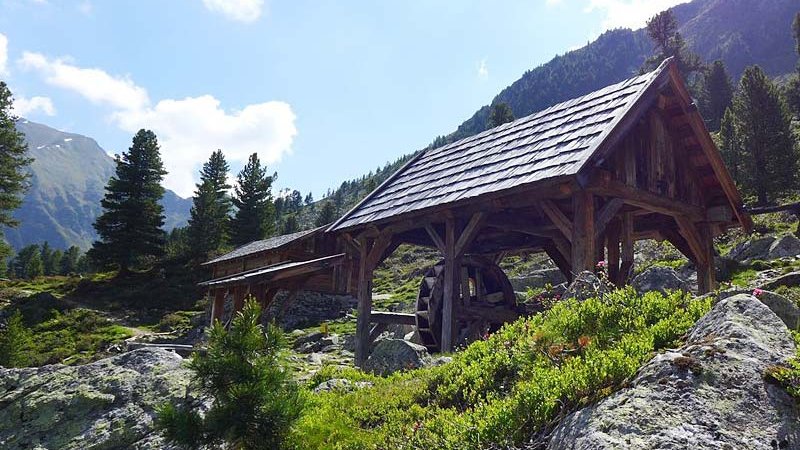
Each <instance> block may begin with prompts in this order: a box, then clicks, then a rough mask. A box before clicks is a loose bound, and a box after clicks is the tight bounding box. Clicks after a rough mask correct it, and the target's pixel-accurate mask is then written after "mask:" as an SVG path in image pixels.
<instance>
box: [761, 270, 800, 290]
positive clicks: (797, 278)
mask: <svg viewBox="0 0 800 450" xmlns="http://www.w3.org/2000/svg"><path fill="white" fill-rule="evenodd" d="M781 286H789V287H791V286H800V272H790V273H787V274H785V275H781V276H779V277H777V278H774V279H772V280H770V281H768V282H767V283H765V284H764V285H763V286H762V287H761V288H762V289H768V290H771V291H772V290H775V289H777V288H779V287H781Z"/></svg>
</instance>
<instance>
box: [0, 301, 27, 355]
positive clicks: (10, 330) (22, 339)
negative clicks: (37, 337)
mask: <svg viewBox="0 0 800 450" xmlns="http://www.w3.org/2000/svg"><path fill="white" fill-rule="evenodd" d="M31 344H32V339H31V331H30V330H29V329H28V328H27V327H25V324H23V323H22V313H21V312H20V311H19V310H16V311H14V314H12V315H11V317H9V318H8V322H6V326H5V328H4V329H2V330H0V366H3V367H22V366H25V365H27V364H28V363H29V362H30V358H29V357H28V352H29V351H30V348H31Z"/></svg>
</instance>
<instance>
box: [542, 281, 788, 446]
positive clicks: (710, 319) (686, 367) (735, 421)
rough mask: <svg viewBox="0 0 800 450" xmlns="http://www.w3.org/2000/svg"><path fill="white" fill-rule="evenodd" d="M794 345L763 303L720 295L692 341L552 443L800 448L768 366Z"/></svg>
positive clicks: (578, 417) (574, 419)
mask: <svg viewBox="0 0 800 450" xmlns="http://www.w3.org/2000/svg"><path fill="white" fill-rule="evenodd" d="M794 351H795V345H794V342H793V340H792V337H791V335H790V333H789V331H788V329H787V328H786V327H785V326H783V323H782V322H781V321H780V319H779V318H778V317H777V316H776V315H775V314H774V313H772V312H771V311H770V309H769V308H768V307H767V306H766V305H765V304H764V303H762V302H760V301H758V300H757V299H756V298H754V297H753V296H751V295H746V294H739V295H734V296H732V297H730V298H727V299H725V300H722V301H720V302H719V303H717V304H716V306H714V308H713V309H712V311H711V312H710V313H708V314H707V315H706V316H705V317H703V318H702V319H701V320H700V321H698V323H697V324H695V326H694V327H693V328H692V329H691V330H690V333H689V337H688V340H687V344H686V345H684V346H683V347H681V348H680V349H678V350H674V351H667V352H665V353H662V354H659V355H656V356H655V357H654V358H653V359H652V360H650V362H648V363H647V364H645V365H644V366H643V367H642V368H641V369H640V370H639V373H638V374H637V375H636V377H635V378H634V380H633V381H632V383H631V386H630V387H628V388H625V389H623V390H621V391H618V392H617V393H615V394H612V395H611V396H610V397H608V398H606V399H605V400H602V401H600V402H599V403H597V404H596V405H593V406H590V407H587V408H584V409H582V410H580V411H577V412H575V413H573V414H570V415H569V416H567V418H565V419H564V420H563V421H562V422H561V423H560V424H559V425H558V426H557V427H556V429H555V430H554V432H553V434H552V435H551V439H550V442H549V445H548V447H547V448H548V449H550V450H557V449H578V450H580V449H686V448H691V449H764V450H768V449H769V450H771V449H774V448H800V414H799V413H798V406H797V404H796V402H795V401H794V399H793V398H792V397H790V396H789V394H787V393H786V392H785V391H784V390H783V389H782V388H781V387H779V386H776V385H774V384H769V383H767V382H765V381H764V377H763V376H764V373H765V370H766V369H767V368H768V367H770V366H773V365H775V364H780V363H784V362H786V361H787V360H788V359H790V358H791V357H792V356H793V355H794Z"/></svg>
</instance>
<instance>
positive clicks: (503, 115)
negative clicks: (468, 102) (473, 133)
mask: <svg viewBox="0 0 800 450" xmlns="http://www.w3.org/2000/svg"><path fill="white" fill-rule="evenodd" d="M513 121H514V112H513V111H512V110H511V107H510V106H508V103H506V102H497V103H495V104H493V105H492V110H491V111H490V112H489V119H488V125H489V128H494V127H499V126H500V125H502V124H504V123H508V122H513Z"/></svg>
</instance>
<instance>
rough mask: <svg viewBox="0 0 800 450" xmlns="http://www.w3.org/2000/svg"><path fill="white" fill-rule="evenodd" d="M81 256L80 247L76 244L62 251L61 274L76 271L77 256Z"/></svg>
mask: <svg viewBox="0 0 800 450" xmlns="http://www.w3.org/2000/svg"><path fill="white" fill-rule="evenodd" d="M80 256H81V249H79V248H78V247H76V246H74V245H73V246H71V247H70V248H68V249H67V251H66V252H64V257H63V258H61V268H60V271H59V272H60V273H61V275H69V274H72V273H78V258H80Z"/></svg>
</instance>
